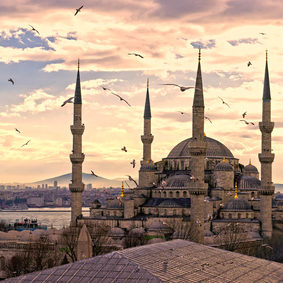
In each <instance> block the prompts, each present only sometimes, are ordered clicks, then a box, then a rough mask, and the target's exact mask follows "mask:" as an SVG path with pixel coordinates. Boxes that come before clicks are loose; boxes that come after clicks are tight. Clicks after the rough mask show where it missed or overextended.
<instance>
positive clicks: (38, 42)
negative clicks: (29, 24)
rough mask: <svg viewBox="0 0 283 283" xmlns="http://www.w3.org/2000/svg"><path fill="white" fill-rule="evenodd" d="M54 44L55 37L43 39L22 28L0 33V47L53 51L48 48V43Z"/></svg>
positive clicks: (51, 48)
mask: <svg viewBox="0 0 283 283" xmlns="http://www.w3.org/2000/svg"><path fill="white" fill-rule="evenodd" d="M54 42H55V37H47V38H46V39H44V38H41V37H40V36H39V35H37V34H36V33H35V32H33V31H30V30H28V29H24V28H19V29H17V30H10V31H9V32H4V31H2V33H1V37H0V46H3V47H13V48H21V49H26V48H34V47H40V48H42V49H44V50H52V51H55V49H54V48H53V47H51V46H50V43H54Z"/></svg>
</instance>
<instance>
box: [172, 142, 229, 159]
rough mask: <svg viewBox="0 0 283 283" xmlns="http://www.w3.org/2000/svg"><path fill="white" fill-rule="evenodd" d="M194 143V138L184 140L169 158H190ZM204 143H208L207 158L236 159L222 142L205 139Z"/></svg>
mask: <svg viewBox="0 0 283 283" xmlns="http://www.w3.org/2000/svg"><path fill="white" fill-rule="evenodd" d="M191 141H192V138H189V139H186V140H183V141H182V142H180V143H179V144H177V145H176V146H175V147H174V148H173V149H172V150H171V151H170V153H169V154H168V156H167V158H180V157H189V156H191V155H190V152H189V143H190V142H191ZM204 141H206V142H207V151H206V156H207V157H218V158H223V157H224V156H225V157H226V158H234V156H233V154H232V153H231V151H230V150H229V149H228V148H227V147H226V146H225V145H224V144H222V143H221V142H219V141H217V140H215V139H212V138H209V137H205V138H204Z"/></svg>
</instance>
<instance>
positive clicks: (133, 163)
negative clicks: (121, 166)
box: [130, 159, 136, 168]
mask: <svg viewBox="0 0 283 283" xmlns="http://www.w3.org/2000/svg"><path fill="white" fill-rule="evenodd" d="M130 164H132V165H133V168H135V167H136V160H135V159H133V161H132V162H130Z"/></svg>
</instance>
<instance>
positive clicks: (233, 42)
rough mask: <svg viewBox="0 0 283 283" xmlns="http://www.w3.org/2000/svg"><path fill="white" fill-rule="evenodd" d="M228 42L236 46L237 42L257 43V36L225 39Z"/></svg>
mask: <svg viewBox="0 0 283 283" xmlns="http://www.w3.org/2000/svg"><path fill="white" fill-rule="evenodd" d="M227 42H228V43H230V44H231V45H232V46H238V45H239V44H242V43H245V44H256V43H259V41H258V39H257V38H242V39H238V40H227Z"/></svg>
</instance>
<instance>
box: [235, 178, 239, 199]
mask: <svg viewBox="0 0 283 283" xmlns="http://www.w3.org/2000/svg"><path fill="white" fill-rule="evenodd" d="M237 198H238V184H237V182H236V183H235V196H234V199H237Z"/></svg>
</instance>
